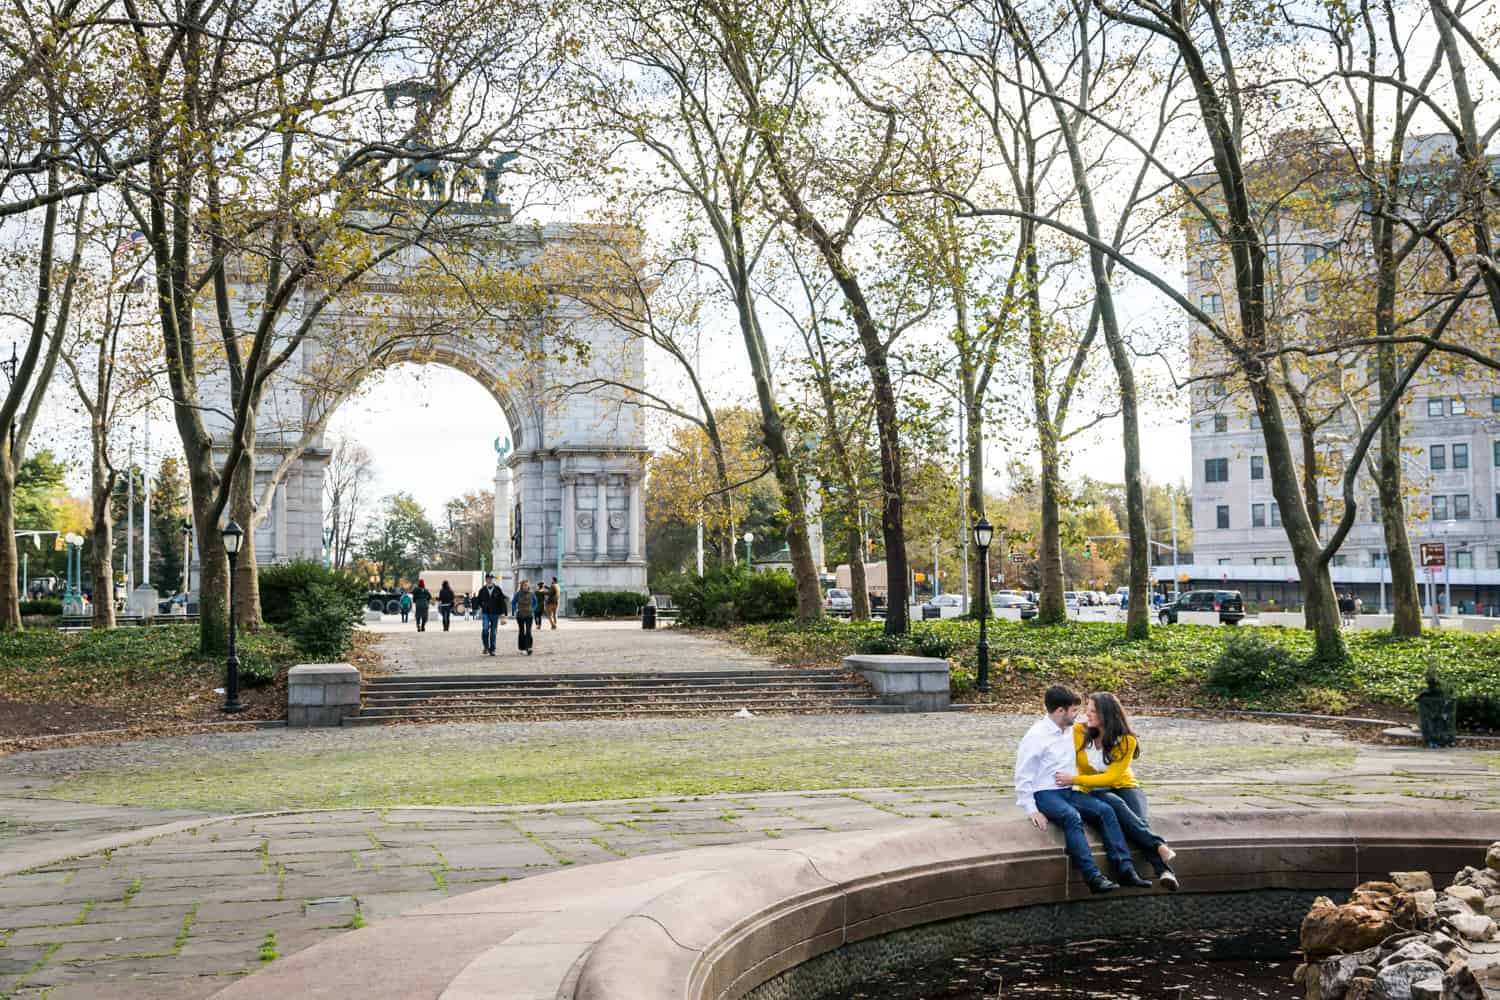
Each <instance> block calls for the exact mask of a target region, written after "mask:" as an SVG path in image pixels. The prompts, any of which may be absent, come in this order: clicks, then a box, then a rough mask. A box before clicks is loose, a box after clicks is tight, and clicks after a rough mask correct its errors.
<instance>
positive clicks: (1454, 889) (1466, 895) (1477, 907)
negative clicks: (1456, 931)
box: [1443, 885, 1484, 913]
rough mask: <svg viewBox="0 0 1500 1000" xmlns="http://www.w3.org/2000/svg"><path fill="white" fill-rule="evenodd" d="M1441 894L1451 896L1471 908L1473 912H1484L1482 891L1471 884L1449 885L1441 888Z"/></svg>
mask: <svg viewBox="0 0 1500 1000" xmlns="http://www.w3.org/2000/svg"><path fill="white" fill-rule="evenodd" d="M1443 895H1445V896H1451V897H1452V898H1454V899H1456V900H1458V901H1459V902H1460V903H1463V904H1465V905H1467V906H1468V907H1469V909H1471V910H1473V911H1474V912H1475V913H1483V912H1484V893H1482V892H1480V891H1479V890H1478V889H1476V888H1474V887H1473V886H1472V885H1450V886H1449V887H1448V888H1446V889H1444V890H1443Z"/></svg>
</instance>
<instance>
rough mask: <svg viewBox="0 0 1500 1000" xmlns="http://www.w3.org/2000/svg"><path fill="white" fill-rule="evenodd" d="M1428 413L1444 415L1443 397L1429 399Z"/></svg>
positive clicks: (1430, 415) (1431, 415)
mask: <svg viewBox="0 0 1500 1000" xmlns="http://www.w3.org/2000/svg"><path fill="white" fill-rule="evenodd" d="M1427 415H1428V416H1429V417H1441V416H1442V415H1443V397H1442V396H1437V397H1435V398H1433V399H1429V400H1428V401H1427Z"/></svg>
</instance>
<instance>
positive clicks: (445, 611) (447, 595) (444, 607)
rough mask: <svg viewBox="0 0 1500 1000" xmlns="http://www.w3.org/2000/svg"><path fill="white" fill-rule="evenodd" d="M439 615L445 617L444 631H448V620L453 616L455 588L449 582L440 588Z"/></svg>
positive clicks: (444, 582)
mask: <svg viewBox="0 0 1500 1000" xmlns="http://www.w3.org/2000/svg"><path fill="white" fill-rule="evenodd" d="M438 614H440V615H442V616H443V631H444V632H446V631H448V619H449V617H450V616H451V615H452V614H453V588H452V587H450V586H448V581H447V580H444V581H443V585H442V586H441V587H439V588H438Z"/></svg>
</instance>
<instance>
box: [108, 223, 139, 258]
mask: <svg viewBox="0 0 1500 1000" xmlns="http://www.w3.org/2000/svg"><path fill="white" fill-rule="evenodd" d="M145 242H146V234H145V233H143V232H141V231H140V230H139V229H132V230H131V231H130V232H129V233H127V234H125V235H124V236H121V237H120V242H118V243H116V244H115V255H114V256H115V260H116V261H117V262H118V261H119V259H120V258H121V257H124V256H125V255H126V254H128V253H131V252H132V251H134V250H135V249H136V248H137V247H139V246H143V245H144V244H145Z"/></svg>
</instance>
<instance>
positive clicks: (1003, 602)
mask: <svg viewBox="0 0 1500 1000" xmlns="http://www.w3.org/2000/svg"><path fill="white" fill-rule="evenodd" d="M990 606H991V607H993V608H995V609H996V610H999V609H1000V608H1015V609H1017V610H1019V611H1020V612H1021V620H1022V621H1025V620H1027V619H1029V618H1035V617H1036V604H1035V603H1034V602H1032V601H1028V600H1027V599H1026V598H1025V597H1023V596H1021V595H1020V594H1017V593H1004V594H996V595H995V596H994V597H992V598H990Z"/></svg>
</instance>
